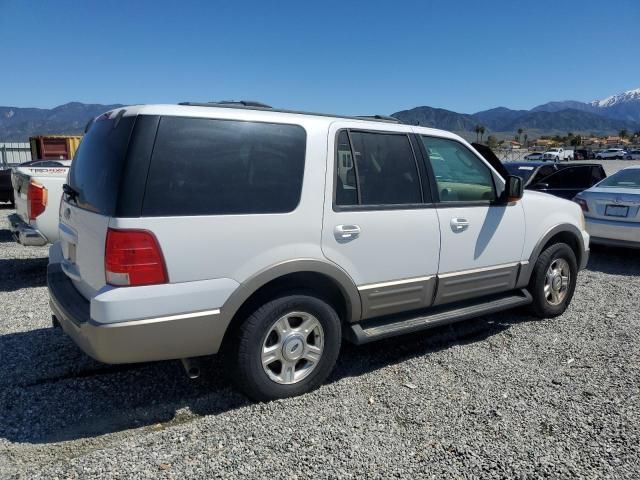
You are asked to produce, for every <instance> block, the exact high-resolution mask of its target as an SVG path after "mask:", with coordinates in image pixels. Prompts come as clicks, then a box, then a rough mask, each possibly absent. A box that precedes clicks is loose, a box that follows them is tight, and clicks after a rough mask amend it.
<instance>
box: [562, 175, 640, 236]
mask: <svg viewBox="0 0 640 480" xmlns="http://www.w3.org/2000/svg"><path fill="white" fill-rule="evenodd" d="M573 200H574V202H576V203H577V204H578V205H580V207H581V208H582V211H583V212H584V218H585V222H586V225H587V231H588V232H589V235H591V242H592V243H596V244H603V245H611V246H618V247H631V248H640V165H636V166H633V167H627V168H624V169H622V170H620V171H619V172H617V173H614V174H613V175H611V176H610V177H607V178H605V179H604V180H602V181H601V182H600V183H598V184H596V185H595V186H593V187H591V188H589V189H588V190H585V191H584V192H581V193H579V194H578V195H576V197H575V198H574V199H573Z"/></svg>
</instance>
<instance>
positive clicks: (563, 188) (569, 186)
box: [504, 162, 607, 200]
mask: <svg viewBox="0 0 640 480" xmlns="http://www.w3.org/2000/svg"><path fill="white" fill-rule="evenodd" d="M504 166H505V168H506V169H507V171H508V172H509V174H510V175H517V176H519V177H522V180H523V182H524V188H525V189H527V190H537V191H539V192H545V193H550V194H551V195H555V196H556V197H562V198H566V199H567V200H571V199H572V198H573V197H575V196H576V195H577V194H578V193H580V192H582V191H583V190H586V189H587V188H591V187H592V186H593V185H595V184H596V183H598V182H599V181H600V180H602V179H604V178H605V177H606V176H607V174H606V173H605V172H604V168H602V165H598V164H593V163H570V164H566V163H564V164H561V163H548V162H508V163H505V164H504Z"/></svg>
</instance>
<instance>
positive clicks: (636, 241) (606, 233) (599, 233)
mask: <svg viewBox="0 0 640 480" xmlns="http://www.w3.org/2000/svg"><path fill="white" fill-rule="evenodd" d="M585 221H586V224H587V231H588V232H589V235H591V242H593V243H598V244H605V243H606V244H607V245H618V246H636V247H640V223H638V222H621V221H615V220H603V219H595V218H588V217H587V218H585Z"/></svg>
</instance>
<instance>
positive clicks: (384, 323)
mask: <svg viewBox="0 0 640 480" xmlns="http://www.w3.org/2000/svg"><path fill="white" fill-rule="evenodd" d="M531 302H532V299H531V295H530V294H529V292H528V291H527V290H525V289H522V290H515V291H511V292H507V293H502V294H499V295H491V296H487V297H482V298H476V299H473V300H467V301H464V302H456V303H454V304H450V305H441V306H437V307H432V308H429V309H426V310H421V311H419V312H412V313H411V314H408V315H406V314H405V315H402V316H398V315H394V316H387V317H381V318H375V319H371V320H365V321H364V322H359V323H355V324H353V325H351V327H350V328H349V331H348V336H349V337H350V340H351V341H353V343H356V344H358V345H360V344H363V343H369V342H372V341H374V340H381V339H383V338H389V337H395V336H396V335H404V334H406V333H412V332H417V331H419V330H425V329H427V328H432V327H436V326H438V325H445V324H447V323H454V322H459V321H461V320H467V319H469V318H473V317H478V316H480V315H486V314H489V313H495V312H500V311H502V310H509V309H510V308H515V307H521V306H524V305H529V304H530V303H531Z"/></svg>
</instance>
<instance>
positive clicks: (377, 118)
mask: <svg viewBox="0 0 640 480" xmlns="http://www.w3.org/2000/svg"><path fill="white" fill-rule="evenodd" d="M178 105H186V106H190V107H216V108H239V109H247V110H263V111H269V112H278V113H293V114H296V115H310V116H314V117H330V118H346V119H349V120H366V121H369V122H384V123H403V122H402V121H401V120H399V119H397V118H395V117H390V116H387V115H334V114H331V113H317V112H303V111H300V110H286V109H283V108H273V107H271V106H270V105H266V104H264V103H261V102H254V101H249V100H238V101H220V102H180V103H178Z"/></svg>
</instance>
